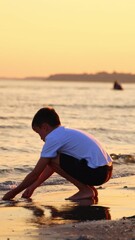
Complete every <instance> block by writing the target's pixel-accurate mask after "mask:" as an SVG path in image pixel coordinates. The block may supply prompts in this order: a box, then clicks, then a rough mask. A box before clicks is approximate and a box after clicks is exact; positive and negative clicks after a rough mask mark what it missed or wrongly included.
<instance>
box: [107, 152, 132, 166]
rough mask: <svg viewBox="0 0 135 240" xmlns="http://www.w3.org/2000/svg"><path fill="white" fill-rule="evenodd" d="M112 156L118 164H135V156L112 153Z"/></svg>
mask: <svg viewBox="0 0 135 240" xmlns="http://www.w3.org/2000/svg"><path fill="white" fill-rule="evenodd" d="M110 156H111V157H112V159H113V160H114V163H116V164H131V163H132V164H134V163H135V154H115V153H111V154H110Z"/></svg>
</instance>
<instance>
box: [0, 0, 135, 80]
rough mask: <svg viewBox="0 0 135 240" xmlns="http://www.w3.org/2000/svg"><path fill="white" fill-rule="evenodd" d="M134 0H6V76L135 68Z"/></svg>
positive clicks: (2, 66)
mask: <svg viewBox="0 0 135 240" xmlns="http://www.w3.org/2000/svg"><path fill="white" fill-rule="evenodd" d="M134 9H135V1H134V0H119V1H117V0H109V1H107V0H102V1H101V0H95V1H91V0H85V1H83V0H64V1H63V0H52V1H50V0H39V1H36V0H29V1H27V0H23V1H18V0H14V1H12V0H5V1H1V2H0V27H1V39H0V49H1V50H0V55H1V57H0V76H6V77H11V76H15V77H26V76H48V75H50V74H55V73H84V72H86V73H95V72H100V71H107V72H113V71H116V72H124V73H129V72H130V73H135V68H134V59H135V44H134V43H135V26H134V25H135V14H134Z"/></svg>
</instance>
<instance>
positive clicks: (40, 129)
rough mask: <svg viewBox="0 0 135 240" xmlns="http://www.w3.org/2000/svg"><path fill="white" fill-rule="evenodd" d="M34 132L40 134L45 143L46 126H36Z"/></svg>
mask: <svg viewBox="0 0 135 240" xmlns="http://www.w3.org/2000/svg"><path fill="white" fill-rule="evenodd" d="M33 130H34V131H35V132H36V133H38V134H39V136H40V138H41V139H42V140H43V141H44V142H45V137H46V136H47V127H46V124H42V125H41V127H37V126H35V127H34V128H33Z"/></svg>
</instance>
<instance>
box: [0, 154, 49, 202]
mask: <svg viewBox="0 0 135 240" xmlns="http://www.w3.org/2000/svg"><path fill="white" fill-rule="evenodd" d="M49 161H50V159H48V158H40V159H39V161H38V162H37V164H36V166H35V168H34V169H33V171H32V172H31V173H29V174H28V175H27V176H26V177H25V178H24V180H23V181H22V183H20V184H19V185H18V186H17V187H16V188H14V189H12V190H11V191H9V192H7V193H6V194H5V195H4V196H3V198H2V199H3V200H10V199H13V198H14V197H15V196H16V195H17V194H18V193H20V192H22V191H23V190H24V189H26V188H27V187H29V186H30V185H32V184H33V183H34V182H35V181H36V180H37V179H38V177H39V176H40V174H41V173H42V172H43V170H44V169H45V167H46V166H47V164H48V163H49Z"/></svg>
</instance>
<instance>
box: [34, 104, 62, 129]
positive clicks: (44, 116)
mask: <svg viewBox="0 0 135 240" xmlns="http://www.w3.org/2000/svg"><path fill="white" fill-rule="evenodd" d="M43 123H48V124H49V125H50V126H52V127H57V126H59V125H60V124H61V122H60V118H59V116H58V114H57V113H56V111H55V110H54V109H53V108H52V107H44V108H41V109H39V111H38V112H37V113H36V114H35V116H34V117H33V120H32V128H34V127H41V125H42V124H43Z"/></svg>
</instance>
